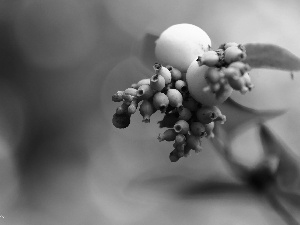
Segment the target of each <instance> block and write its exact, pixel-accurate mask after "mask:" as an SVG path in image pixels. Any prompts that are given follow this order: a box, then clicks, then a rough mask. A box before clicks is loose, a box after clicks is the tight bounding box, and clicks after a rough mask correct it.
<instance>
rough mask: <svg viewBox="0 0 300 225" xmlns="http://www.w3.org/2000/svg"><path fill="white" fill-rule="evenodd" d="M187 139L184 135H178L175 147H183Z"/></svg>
mask: <svg viewBox="0 0 300 225" xmlns="http://www.w3.org/2000/svg"><path fill="white" fill-rule="evenodd" d="M185 140H186V137H185V135H183V134H177V136H176V138H175V143H174V145H175V146H177V145H183V144H184V143H185Z"/></svg>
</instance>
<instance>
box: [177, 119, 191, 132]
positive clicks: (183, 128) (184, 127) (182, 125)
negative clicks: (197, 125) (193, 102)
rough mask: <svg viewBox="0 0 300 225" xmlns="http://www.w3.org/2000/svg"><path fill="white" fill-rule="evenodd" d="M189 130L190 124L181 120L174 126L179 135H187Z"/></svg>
mask: <svg viewBox="0 0 300 225" xmlns="http://www.w3.org/2000/svg"><path fill="white" fill-rule="evenodd" d="M189 129H190V128H189V124H188V123H187V122H186V121H185V120H179V121H177V122H176V123H175V125H174V130H175V131H176V132H177V133H179V134H187V133H188V132H189Z"/></svg>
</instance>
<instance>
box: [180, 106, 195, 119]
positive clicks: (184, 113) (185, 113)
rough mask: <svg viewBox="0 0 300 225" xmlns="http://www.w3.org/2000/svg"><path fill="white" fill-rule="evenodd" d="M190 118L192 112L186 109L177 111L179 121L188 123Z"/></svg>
mask: <svg viewBox="0 0 300 225" xmlns="http://www.w3.org/2000/svg"><path fill="white" fill-rule="evenodd" d="M191 118H192V112H191V111H190V110H189V109H188V108H182V109H181V110H179V117H178V119H180V120H185V121H188V120H189V119H191Z"/></svg>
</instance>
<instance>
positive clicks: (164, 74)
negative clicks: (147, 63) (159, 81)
mask: <svg viewBox="0 0 300 225" xmlns="http://www.w3.org/2000/svg"><path fill="white" fill-rule="evenodd" d="M153 68H154V70H155V73H156V74H159V75H161V76H162V77H163V78H164V79H165V83H166V84H169V83H171V80H172V77H171V72H170V70H168V69H167V68H166V67H164V66H162V65H161V64H159V63H155V64H154V66H153Z"/></svg>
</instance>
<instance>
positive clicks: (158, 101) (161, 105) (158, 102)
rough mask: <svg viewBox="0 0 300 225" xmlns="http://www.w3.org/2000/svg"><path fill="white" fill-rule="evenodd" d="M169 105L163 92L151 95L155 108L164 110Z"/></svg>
mask: <svg viewBox="0 0 300 225" xmlns="http://www.w3.org/2000/svg"><path fill="white" fill-rule="evenodd" d="M168 105H169V98H168V97H167V95H165V94H164V93H161V92H158V93H156V94H155V95H154V96H153V106H154V108H155V109H158V110H160V111H161V112H165V110H166V109H167V107H168Z"/></svg>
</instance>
